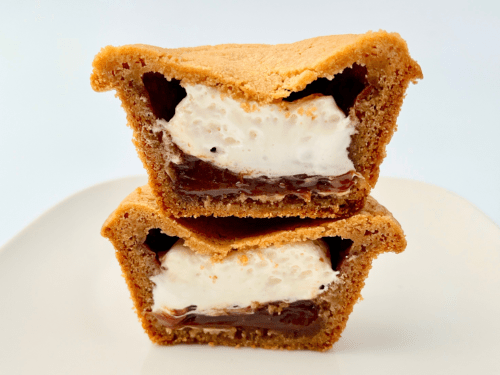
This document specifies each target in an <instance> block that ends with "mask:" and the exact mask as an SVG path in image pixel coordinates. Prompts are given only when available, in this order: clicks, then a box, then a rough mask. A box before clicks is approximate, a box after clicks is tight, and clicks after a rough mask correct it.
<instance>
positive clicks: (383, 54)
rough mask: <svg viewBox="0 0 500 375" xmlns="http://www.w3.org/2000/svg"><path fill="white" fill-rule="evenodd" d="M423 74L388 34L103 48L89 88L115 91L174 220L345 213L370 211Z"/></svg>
mask: <svg viewBox="0 0 500 375" xmlns="http://www.w3.org/2000/svg"><path fill="white" fill-rule="evenodd" d="M419 78H422V73H421V70H420V67H419V65H418V64H417V63H416V62H415V61H414V60H413V59H412V58H411V57H410V55H409V53H408V49H407V46H406V43H405V42H404V40H403V39H401V37H399V35H397V34H394V33H386V32H383V31H381V32H375V33H373V32H370V33H367V34H364V35H337V36H327V37H318V38H313V39H308V40H304V41H301V42H297V43H293V44H280V45H235V44H231V45H220V46H204V47H196V48H178V49H163V48H158V47H152V46H146V45H129V46H123V47H106V48H104V49H103V50H102V51H101V52H100V53H99V54H98V55H97V56H96V58H95V60H94V72H93V74H92V78H91V83H92V87H93V88H94V89H95V90H96V91H107V90H112V89H113V90H116V92H117V95H118V97H119V98H120V99H121V101H122V104H123V107H124V109H125V111H126V112H127V119H128V124H129V126H130V127H131V128H132V129H133V131H134V142H135V145H136V147H137V150H138V153H139V156H140V157H141V159H142V161H143V163H144V165H145V167H146V169H147V171H148V174H149V180H150V185H151V186H152V188H153V190H154V193H155V196H156V197H157V199H158V203H159V205H160V207H161V208H162V209H163V211H165V212H167V211H168V213H169V215H174V216H176V217H190V216H194V217H196V216H203V215H205V216H209V215H214V216H218V217H222V216H237V217H285V216H291V217H296V216H299V217H312V218H316V217H324V218H326V217H337V218H341V217H347V216H349V215H351V214H353V213H354V212H356V211H359V210H360V209H361V207H363V204H364V201H365V199H366V197H367V196H368V194H369V192H370V189H371V188H372V187H373V186H374V185H375V183H376V181H377V178H378V174H379V166H380V163H381V162H382V159H383V158H384V156H385V148H386V145H387V143H388V142H389V141H390V139H391V137H392V135H393V133H394V131H395V130H396V119H397V116H398V114H399V111H400V108H401V105H402V101H403V97H404V95H405V91H406V89H407V87H408V85H409V84H410V82H415V81H416V80H417V79H419Z"/></svg>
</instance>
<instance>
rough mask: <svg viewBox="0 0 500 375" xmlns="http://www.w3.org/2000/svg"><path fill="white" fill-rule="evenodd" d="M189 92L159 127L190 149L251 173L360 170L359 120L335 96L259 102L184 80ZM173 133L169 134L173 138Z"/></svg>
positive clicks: (206, 158)
mask: <svg viewBox="0 0 500 375" xmlns="http://www.w3.org/2000/svg"><path fill="white" fill-rule="evenodd" d="M183 87H184V89H185V90H186V93H187V95H186V97H184V98H183V99H182V100H181V101H180V103H179V104H177V106H176V108H175V114H174V116H173V117H172V118H171V119H170V120H169V121H167V120H165V119H161V118H160V119H157V120H156V124H155V126H154V128H153V130H154V132H166V133H168V134H170V137H171V141H172V142H173V143H174V144H175V145H177V146H178V147H179V148H180V149H181V150H182V151H183V152H184V153H185V154H188V155H192V156H194V157H197V158H199V159H201V160H203V161H205V162H210V163H212V164H213V165H215V166H217V167H219V168H223V169H226V168H227V169H228V170H230V171H232V172H234V173H237V174H244V175H246V176H248V177H259V176H266V177H270V178H276V177H280V176H293V175H308V176H341V175H343V174H345V173H348V172H352V171H354V170H355V168H354V164H353V162H352V161H351V160H350V159H349V155H348V148H349V146H350V144H351V137H352V135H353V134H355V132H356V130H355V124H356V122H355V121H353V120H352V119H351V118H350V117H346V115H345V114H344V113H343V111H342V110H340V109H339V108H338V107H337V105H336V103H335V100H334V99H333V97H332V96H317V95H316V96H314V95H313V96H310V97H307V98H304V99H302V100H299V101H297V102H292V103H288V104H286V105H285V104H284V105H278V104H268V105H257V104H256V103H255V102H245V101H241V100H236V99H233V98H231V97H229V96H221V94H220V92H219V91H217V90H216V89H214V88H211V87H208V86H204V85H200V84H197V85H183ZM167 138H168V137H164V139H167Z"/></svg>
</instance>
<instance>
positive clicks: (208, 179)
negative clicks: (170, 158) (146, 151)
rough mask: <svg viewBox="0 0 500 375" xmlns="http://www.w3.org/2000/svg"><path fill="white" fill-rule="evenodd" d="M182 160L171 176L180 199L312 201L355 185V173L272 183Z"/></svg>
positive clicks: (287, 178)
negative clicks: (295, 198)
mask: <svg viewBox="0 0 500 375" xmlns="http://www.w3.org/2000/svg"><path fill="white" fill-rule="evenodd" d="M181 153H182V152H181ZM182 159H183V162H182V163H181V164H174V163H171V164H170V169H171V172H172V173H170V175H171V176H172V177H173V179H174V184H173V189H174V191H175V192H177V193H178V194H179V193H180V194H179V195H180V196H188V197H189V196H195V197H205V196H211V197H219V196H222V195H239V194H241V193H244V194H246V195H248V196H259V195H264V196H270V195H275V194H278V195H296V196H298V197H300V198H303V199H304V200H306V201H308V200H310V199H311V194H313V193H327V194H331V193H335V194H340V193H345V192H347V191H348V190H349V189H350V188H351V187H352V186H353V185H354V183H355V182H354V178H355V174H354V171H352V172H348V173H345V174H343V175H341V176H336V177H324V176H308V175H305V174H299V175H293V176H282V177H279V178H272V179H271V178H268V177H266V176H260V177H246V176H244V175H241V174H237V173H234V172H232V171H230V170H229V169H227V168H219V167H217V166H215V165H213V164H212V163H209V162H206V161H203V160H201V159H198V158H197V157H195V156H191V155H187V154H184V153H182Z"/></svg>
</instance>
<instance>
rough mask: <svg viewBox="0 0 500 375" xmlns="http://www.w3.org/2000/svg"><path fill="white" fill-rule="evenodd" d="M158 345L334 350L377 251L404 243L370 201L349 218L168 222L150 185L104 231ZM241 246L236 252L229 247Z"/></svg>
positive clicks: (132, 197) (395, 249) (383, 212)
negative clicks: (333, 346)
mask: <svg viewBox="0 0 500 375" xmlns="http://www.w3.org/2000/svg"><path fill="white" fill-rule="evenodd" d="M102 234H103V236H105V237H107V238H109V239H110V240H111V242H112V243H113V245H114V247H115V249H116V256H117V258H118V260H119V262H120V265H121V267H122V271H123V275H124V277H125V279H126V281H127V284H128V287H129V290H130V292H131V295H132V299H133V302H134V305H135V309H136V312H137V314H138V316H139V318H140V320H141V321H142V325H143V327H144V329H145V330H146V332H147V333H148V335H149V337H150V339H151V340H152V341H153V342H155V343H158V344H164V345H171V344H178V343H209V344H216V345H229V346H252V347H263V348H285V349H311V350H327V349H329V348H330V347H331V346H332V345H333V343H334V342H335V341H337V340H338V339H339V337H340V334H341V333H342V331H343V329H344V328H345V325H346V323H347V319H348V317H349V314H350V313H351V311H352V309H353V305H354V303H355V302H356V301H357V300H358V298H359V297H360V291H361V288H362V287H363V285H364V280H365V278H366V277H367V275H368V271H369V269H370V268H371V263H372V260H373V259H374V258H376V257H377V256H378V255H379V254H380V253H383V252H387V251H392V252H396V253H399V252H401V251H403V250H404V248H405V246H406V242H405V238H404V234H403V232H402V230H401V227H400V225H399V224H398V222H397V221H396V220H394V218H393V217H392V215H391V214H390V213H389V212H388V211H387V210H386V209H385V208H384V207H382V206H381V205H380V204H378V203H377V202H376V201H375V200H374V199H373V198H371V197H368V199H367V202H366V204H365V206H364V207H363V209H362V210H361V211H360V212H359V213H358V214H357V215H354V216H352V217H350V218H348V219H342V220H333V219H291V218H290V219H288V218H283V219H248V218H243V219H242V218H213V217H211V218H201V219H200V218H199V219H193V218H180V219H175V218H173V217H166V216H164V215H163V214H162V213H161V212H160V210H159V207H158V206H157V205H156V203H155V199H154V198H153V196H152V193H151V190H150V188H149V187H142V188H139V189H137V190H136V191H135V192H133V193H132V194H131V195H130V196H129V197H127V198H126V199H125V200H124V201H123V202H122V203H121V205H120V206H119V207H118V208H117V209H116V211H115V212H114V213H113V214H112V215H111V216H110V217H109V218H108V220H107V221H106V223H105V224H104V226H103V228H102ZM232 249H237V250H232Z"/></svg>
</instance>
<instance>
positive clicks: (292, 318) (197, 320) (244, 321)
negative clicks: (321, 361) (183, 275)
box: [145, 219, 353, 338]
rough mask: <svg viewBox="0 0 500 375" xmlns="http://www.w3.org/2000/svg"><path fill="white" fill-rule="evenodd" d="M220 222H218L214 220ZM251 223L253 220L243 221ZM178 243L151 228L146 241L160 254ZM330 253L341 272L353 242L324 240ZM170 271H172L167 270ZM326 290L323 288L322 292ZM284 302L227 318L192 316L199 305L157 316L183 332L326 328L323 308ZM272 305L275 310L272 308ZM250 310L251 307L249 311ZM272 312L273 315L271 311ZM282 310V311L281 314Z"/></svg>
mask: <svg viewBox="0 0 500 375" xmlns="http://www.w3.org/2000/svg"><path fill="white" fill-rule="evenodd" d="M213 220H217V219H213ZM243 220H245V221H248V220H249V219H243ZM250 220H255V221H257V222H263V223H264V222H265V221H266V220H268V219H250ZM177 240H178V238H177V237H170V236H168V235H166V234H164V233H162V232H161V231H160V230H159V229H151V230H150V231H149V233H148V236H147V238H146V242H145V244H146V245H147V246H148V247H149V249H151V250H152V251H154V252H155V253H156V254H159V253H161V254H163V253H166V252H167V251H168V250H169V249H170V248H171V247H172V245H173V244H174V243H175V242H176V241H177ZM323 240H324V241H325V242H326V244H327V245H328V248H329V252H330V259H331V264H332V268H333V269H334V270H336V271H338V270H339V269H340V267H341V265H342V262H343V261H344V259H345V258H346V256H347V255H348V253H349V249H350V248H351V246H352V244H353V241H352V240H349V239H343V238H341V237H323ZM167 272H168V271H167ZM324 288H325V286H324V285H321V286H320V290H323V289H324ZM279 305H280V302H271V303H268V304H265V305H262V306H260V307H259V308H257V309H256V310H255V311H253V312H251V313H245V312H243V313H241V312H237V313H236V312H231V311H229V312H228V313H227V314H225V315H218V316H211V315H203V314H196V313H191V312H192V311H194V310H196V306H188V307H186V308H185V309H184V310H182V311H177V312H176V314H175V315H169V314H166V313H154V314H153V315H154V316H156V317H157V318H158V320H159V321H160V322H161V323H162V324H163V325H165V326H166V327H168V328H172V329H179V328H182V327H187V326H189V327H200V328H216V329H229V328H233V327H234V328H237V329H238V330H244V329H263V330H268V329H269V330H273V331H277V332H281V333H283V334H284V335H285V336H287V337H294V338H297V337H303V336H314V335H315V334H317V333H318V332H319V331H320V330H321V329H322V327H323V325H324V321H323V319H322V318H321V317H320V316H319V311H320V308H319V306H318V305H316V304H315V303H314V302H313V301H311V300H301V301H296V302H292V303H290V304H288V306H286V307H282V308H279ZM270 306H271V307H272V308H270ZM247 310H250V308H247ZM270 310H271V311H272V312H270ZM278 311H279V312H278Z"/></svg>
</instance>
